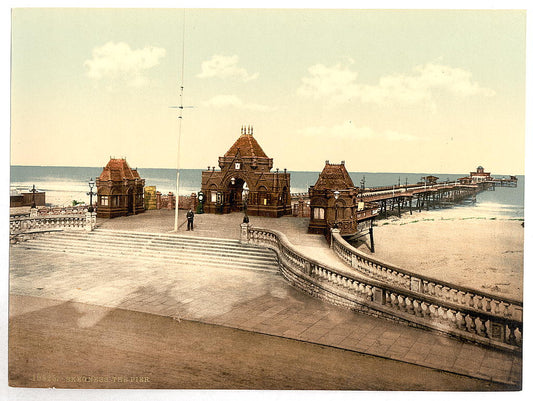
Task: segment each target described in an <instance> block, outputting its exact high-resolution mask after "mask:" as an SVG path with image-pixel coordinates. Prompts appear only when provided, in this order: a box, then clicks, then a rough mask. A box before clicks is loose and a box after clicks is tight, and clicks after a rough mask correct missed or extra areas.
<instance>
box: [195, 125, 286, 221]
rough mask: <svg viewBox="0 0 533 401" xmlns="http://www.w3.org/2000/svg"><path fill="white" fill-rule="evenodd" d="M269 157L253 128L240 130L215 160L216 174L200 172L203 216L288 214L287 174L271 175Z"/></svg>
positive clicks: (210, 170) (271, 215) (276, 173)
mask: <svg viewBox="0 0 533 401" xmlns="http://www.w3.org/2000/svg"><path fill="white" fill-rule="evenodd" d="M273 164H274V159H271V158H269V157H268V156H267V155H266V154H265V152H264V151H263V149H261V146H259V143H258V142H257V140H256V139H255V138H254V133H253V127H241V136H240V137H239V138H238V139H237V141H235V143H234V144H233V146H232V147H231V148H230V149H229V150H228V151H227V152H226V153H225V154H224V156H222V157H219V158H218V165H219V167H220V171H215V167H212V168H211V167H208V168H207V171H203V172H202V192H203V193H204V194H205V203H204V211H205V212H206V213H231V212H238V211H246V212H247V214H249V215H251V216H267V217H280V216H283V215H286V214H291V195H290V174H288V173H287V169H285V170H284V171H283V172H280V171H279V170H278V169H276V171H275V172H271V171H270V170H271V169H272V166H273Z"/></svg>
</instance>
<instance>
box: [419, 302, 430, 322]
mask: <svg viewBox="0 0 533 401" xmlns="http://www.w3.org/2000/svg"><path fill="white" fill-rule="evenodd" d="M420 306H421V309H422V316H423V317H425V318H429V317H430V316H431V309H430V305H429V304H428V303H427V302H425V301H423V302H422V304H421V305H420Z"/></svg>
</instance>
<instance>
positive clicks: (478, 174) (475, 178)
mask: <svg viewBox="0 0 533 401" xmlns="http://www.w3.org/2000/svg"><path fill="white" fill-rule="evenodd" d="M470 180H471V181H472V182H473V183H476V182H482V181H491V180H492V177H491V175H490V173H487V172H485V169H484V168H483V167H482V166H478V168H477V169H476V171H471V172H470Z"/></svg>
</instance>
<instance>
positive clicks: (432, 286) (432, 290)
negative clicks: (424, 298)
mask: <svg viewBox="0 0 533 401" xmlns="http://www.w3.org/2000/svg"><path fill="white" fill-rule="evenodd" d="M428 287H429V290H428V292H429V295H432V296H435V294H436V292H435V283H428Z"/></svg>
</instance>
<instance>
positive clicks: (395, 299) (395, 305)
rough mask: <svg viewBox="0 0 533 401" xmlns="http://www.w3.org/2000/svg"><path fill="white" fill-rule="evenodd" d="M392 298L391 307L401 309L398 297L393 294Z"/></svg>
mask: <svg viewBox="0 0 533 401" xmlns="http://www.w3.org/2000/svg"><path fill="white" fill-rule="evenodd" d="M390 297H391V305H392V307H393V308H394V309H400V308H399V301H398V295H396V294H395V293H391V294H390Z"/></svg>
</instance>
